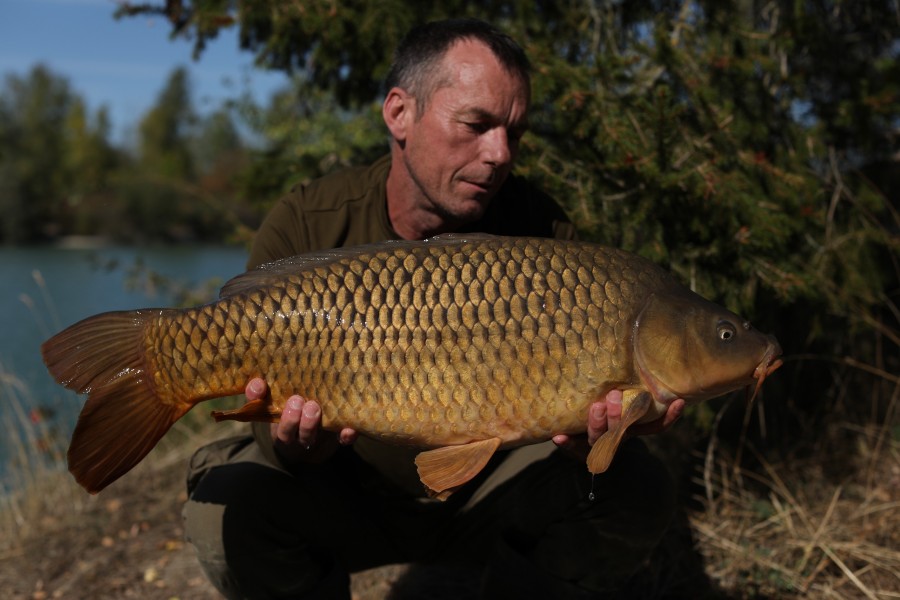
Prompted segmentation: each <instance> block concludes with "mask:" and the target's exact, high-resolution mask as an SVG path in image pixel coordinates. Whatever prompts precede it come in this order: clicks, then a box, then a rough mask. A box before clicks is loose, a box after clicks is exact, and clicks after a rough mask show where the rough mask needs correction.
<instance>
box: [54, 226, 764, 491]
mask: <svg viewBox="0 0 900 600" xmlns="http://www.w3.org/2000/svg"><path fill="white" fill-rule="evenodd" d="M692 312H696V313H698V314H701V315H707V313H709V314H710V315H713V316H716V315H719V316H720V317H721V318H720V319H719V321H720V322H721V320H722V319H725V320H727V321H728V322H731V321H735V322H737V323H740V322H741V321H740V320H739V318H738V317H736V315H733V314H732V313H728V312H727V311H724V309H721V307H716V306H715V305H713V304H712V303H709V302H707V301H705V300H703V299H702V298H700V297H699V296H696V295H695V294H693V293H692V292H689V291H687V290H686V289H684V288H683V287H682V286H681V285H680V284H678V283H677V282H676V281H675V280H674V278H672V276H671V275H669V274H668V273H667V272H666V271H664V270H663V269H661V268H659V267H658V266H656V265H654V264H652V263H651V262H649V261H647V260H645V259H641V258H639V257H637V256H635V255H633V254H630V253H627V252H623V251H620V250H616V249H612V248H607V247H603V246H599V245H595V244H589V243H584V242H567V241H560V240H550V239H541V238H500V237H493V236H484V235H477V234H476V235H471V236H461V237H460V236H440V237H438V238H434V239H432V240H428V241H425V242H385V243H382V244H378V245H370V246H364V247H359V248H352V249H339V250H332V251H327V252H321V253H315V254H311V255H305V256H300V257H294V258H292V259H286V260H284V261H278V262H276V263H272V264H270V265H266V266H264V267H262V268H261V269H258V270H255V271H251V272H248V273H246V274H244V275H241V276H238V277H237V278H235V279H234V280H232V281H231V282H229V283H228V284H227V285H226V286H225V288H223V290H222V295H221V298H220V299H219V300H218V301H216V302H213V303H211V304H208V305H204V306H200V307H195V308H191V309H184V310H174V309H152V310H144V311H133V312H130V313H129V312H126V313H106V314H104V315H97V316H95V317H92V318H89V319H87V320H85V321H82V322H81V323H78V324H76V325H73V326H72V327H70V328H69V329H67V330H65V331H63V332H61V333H60V334H58V335H57V336H55V337H54V338H52V339H51V340H48V342H46V343H45V344H44V346H43V347H42V351H43V352H44V358H45V362H46V363H47V365H48V368H49V369H50V371H51V373H53V374H54V376H56V377H57V380H58V381H60V382H61V383H63V385H67V386H68V387H70V388H72V389H76V390H78V391H79V392H88V393H89V394H90V395H89V398H88V402H87V403H86V405H85V409H84V410H83V411H82V416H81V417H80V418H79V423H78V426H77V427H76V431H75V433H74V435H73V442H72V446H71V447H70V452H69V457H70V469H71V470H72V471H73V473H75V474H76V478H78V479H79V481H81V482H82V483H83V484H84V485H85V486H86V487H88V489H92V490H93V489H96V488H98V487H102V486H103V485H106V483H108V482H109V481H111V480H113V479H115V478H116V477H118V476H119V475H121V474H122V473H123V472H125V471H127V469H128V468H130V466H131V465H124V466H123V465H120V464H119V463H118V462H116V461H114V460H112V459H110V460H109V462H108V463H104V461H103V460H100V461H99V463H97V462H96V461H97V459H96V457H97V456H101V455H103V452H102V450H98V448H97V446H98V445H100V444H103V443H109V444H115V443H117V442H115V441H114V439H113V436H112V434H111V433H106V432H105V431H103V430H102V427H101V426H100V425H99V424H98V423H99V422H100V418H99V417H96V418H95V417H94V415H95V414H96V413H98V412H101V413H102V412H107V413H108V416H109V417H110V418H122V419H128V418H130V417H134V418H136V417H137V415H140V418H141V419H145V420H146V419H150V420H151V425H150V426H145V427H144V429H146V430H147V433H146V434H145V435H144V438H141V439H140V440H138V442H139V445H142V449H141V450H140V451H134V452H131V453H130V454H129V453H126V454H127V455H128V456H129V460H130V461H136V460H140V458H141V457H142V456H143V454H141V452H143V453H144V454H145V453H146V452H147V451H149V448H152V445H153V444H155V443H156V440H157V439H158V437H156V436H161V435H162V433H164V432H165V430H166V429H167V428H168V427H169V426H171V423H172V422H174V421H175V420H177V419H178V418H180V416H182V415H183V414H184V413H185V412H187V410H189V409H190V408H191V407H192V406H193V405H195V404H197V403H198V402H200V401H202V400H205V399H209V398H213V397H217V396H226V395H233V394H238V393H241V392H242V391H243V389H244V386H245V385H246V383H247V381H249V380H250V379H252V378H254V377H262V378H264V379H265V380H266V382H267V384H268V387H269V390H270V392H271V395H270V397H268V398H266V399H263V400H258V401H251V402H248V403H247V404H246V405H245V406H243V407H241V408H238V409H235V410H230V411H224V412H219V413H214V414H215V416H216V417H217V418H219V419H222V418H224V419H237V420H270V421H271V420H277V418H278V417H279V415H280V414H281V412H282V410H283V409H284V406H285V402H286V401H287V398H288V397H290V396H291V395H292V394H300V395H302V396H304V397H306V398H310V399H313V400H316V401H317V402H318V403H319V404H320V405H321V408H322V426H323V427H324V428H326V429H331V430H340V429H342V428H346V427H350V428H353V429H356V430H358V431H359V432H361V433H362V434H363V435H367V436H369V437H372V438H375V439H378V440H381V441H384V442H387V443H393V444H405V445H413V446H417V447H421V448H434V449H435V450H433V451H431V452H434V453H437V454H428V453H427V452H424V453H422V454H420V455H419V456H420V457H424V458H423V462H422V463H419V467H420V473H422V472H423V471H426V472H427V471H429V469H431V468H436V469H438V470H441V469H443V470H442V471H440V472H441V473H443V472H445V471H447V472H449V471H453V470H454V469H455V468H456V467H455V466H454V465H457V464H461V463H465V464H475V465H476V466H477V465H478V464H483V463H482V460H483V459H484V461H486V459H485V456H487V457H488V458H489V455H490V453H492V452H493V451H494V450H496V449H497V448H502V447H511V446H515V445H520V444H525V443H533V442H536V441H540V440H544V439H548V438H549V437H550V436H552V435H554V434H556V433H567V434H573V433H578V432H579V431H584V427H585V423H586V421H587V411H588V408H589V406H590V405H591V403H593V402H595V401H596V400H598V399H600V398H601V397H603V395H605V393H606V392H607V391H609V390H610V389H612V388H614V387H617V388H619V389H622V390H623V391H624V392H626V393H627V394H632V393H643V394H646V395H648V396H652V401H650V400H646V399H643V400H642V402H641V404H640V406H641V407H643V408H642V409H641V411H640V412H641V414H640V416H639V417H636V418H642V419H649V418H655V417H657V416H659V415H660V414H661V411H662V412H664V411H665V406H666V403H668V402H670V401H671V400H672V399H674V398H675V397H676V396H675V391H673V389H674V388H673V387H672V386H671V385H669V383H670V381H669V380H671V381H674V382H676V383H678V385H681V386H682V387H683V388H684V389H678V390H677V392H678V393H679V394H684V395H689V394H688V392H689V393H690V394H694V392H695V390H693V389H692V386H693V387H697V384H696V383H695V382H694V380H693V379H691V378H690V377H688V378H687V379H685V377H683V376H682V373H681V371H684V370H685V367H683V366H680V365H681V363H679V362H678V361H679V360H682V359H681V358H680V357H679V355H680V354H683V352H684V348H680V349H679V350H678V351H675V352H673V351H671V350H667V351H666V352H665V353H663V352H656V351H655V350H654V349H653V346H656V345H657V344H659V345H661V346H663V347H667V346H666V343H661V344H660V341H661V340H664V339H666V338H665V337H660V334H661V333H665V334H667V335H670V337H671V338H672V339H680V338H686V339H687V338H690V337H691V336H694V333H695V332H694V331H693V329H692V328H693V327H694V326H693V325H691V326H683V325H679V324H678V322H679V321H681V320H684V319H683V315H684V314H687V313H692ZM716 318H719V317H716ZM642 322H643V323H651V324H649V325H646V324H644V325H641V323H642ZM713 323H714V324H713V330H712V332H711V333H712V337H713V338H714V337H715V331H716V329H715V327H716V325H715V321H713ZM679 327H680V328H681V329H678V328H679ZM704 327H705V325H704ZM732 328H733V329H734V331H738V329H739V327H737V326H733V327H732ZM745 328H746V327H745ZM118 330H121V332H120V333H118V334H116V335H113V333H114V332H117V331H118ZM709 333H710V332H706V333H705V334H704V335H708V334H709ZM754 335H755V336H756V337H752V336H754ZM741 336H742V338H746V337H748V336H750V338H751V339H750V342H748V343H750V346H748V348H749V349H748V350H746V351H742V354H741V356H740V361H736V360H732V362H740V363H741V364H740V368H738V369H737V370H735V372H734V374H733V375H731V374H729V375H728V376H727V378H730V379H728V381H727V382H726V383H727V384H728V385H731V386H732V389H733V388H734V387H735V385H736V382H740V383H739V384H737V385H746V383H747V381H748V380H752V378H753V377H756V378H757V379H761V377H763V376H764V375H759V373H757V371H758V370H759V368H760V365H762V364H763V362H765V363H766V368H768V366H769V363H771V362H772V360H773V356H774V355H775V354H776V351H775V348H776V347H777V342H774V338H772V339H771V340H770V339H769V337H768V336H762V334H758V333H756V332H752V333H747V334H743V333H742V334H741ZM642 339H646V340H649V341H648V342H647V343H645V344H644V349H643V350H641V349H640V348H639V346H640V345H641V344H639V342H640V341H641V340H642ZM667 343H668V342H667ZM685 343H686V344H690V343H694V342H685ZM696 344H699V346H697V349H698V351H700V352H701V353H703V352H705V353H706V354H710V355H711V356H714V355H715V354H716V352H718V351H717V350H716V351H711V352H708V351H707V350H705V349H704V347H703V346H704V345H706V344H710V345H712V344H713V340H712V339H710V340H707V341H701V342H697V343H696ZM696 344H695V345H696ZM773 344H774V345H773ZM777 352H780V349H778V350H777ZM97 354H104V355H106V356H107V358H103V359H102V360H100V359H98V358H97V356H96V355H97ZM116 354H117V355H118V357H116V356H109V355H116ZM711 360H713V362H715V360H716V359H715V358H713V359H711ZM720 362H722V361H721V360H720ZM673 365H674V366H673ZM726 367H727V368H726ZM679 369H680V370H679ZM728 369H730V365H729V364H724V363H723V365H715V364H713V366H712V367H710V366H709V365H705V366H703V367H702V369H700V370H702V371H709V372H710V373H712V374H713V375H715V374H717V373H719V372H720V371H721V372H723V373H724V372H725V371H728ZM686 370H687V371H689V374H691V376H692V377H693V371H694V370H695V369H693V368H692V367H690V366H689V367H687V369H686ZM700 370H698V373H699V371H700ZM763 370H764V371H765V370H766V369H763ZM660 373H662V374H663V375H661V376H658V375H659V374H660ZM729 373H730V371H729ZM697 377H698V378H699V379H698V381H700V380H703V379H704V378H705V379H710V376H709V375H706V374H703V373H701V374H699V375H697ZM723 377H725V376H724V375H723ZM727 378H726V379H727ZM682 380H685V381H687V382H688V383H686V384H684V385H682V384H681V382H682ZM732 380H733V381H732ZM701 383H702V381H701ZM714 384H715V385H716V386H718V387H717V388H716V389H718V388H719V387H723V385H725V384H723V383H720V382H718V381H715V382H714ZM685 386H687V387H685ZM675 387H677V386H675ZM700 387H702V386H700ZM706 393H707V392H706V391H704V390H699V389H698V390H696V395H698V397H699V396H701V395H703V394H706ZM117 397H118V398H117ZM628 398H629V401H630V398H631V395H629V396H628ZM154 438H155V439H154ZM147 446H149V447H147ZM82 447H87V448H90V451H88V450H84V451H82V449H81V448H82ZM448 448H449V450H448ZM438 450H440V451H441V452H440V453H438ZM84 456H89V457H90V459H89V460H88V459H87V458H82V457H84ZM472 456H474V457H475V460H474V461H473V460H469V459H471V458H472ZM134 457H136V459H135V458H134ZM434 457H437V461H438V462H439V463H441V461H444V462H447V461H449V463H450V466H449V467H447V466H446V465H445V466H436V467H431V466H428V465H431V463H429V462H428V461H429V460H431V459H432V458H434ZM447 457H449V458H447ZM417 462H418V460H417ZM423 464H424V465H426V466H423ZM466 468H467V469H471V468H475V467H466ZM470 475H471V474H470V473H468V472H465V473H463V474H461V475H458V476H456V475H454V477H455V479H454V481H456V480H458V479H460V478H461V479H465V477H468V476H470ZM443 477H444V476H443V475H440V476H438V479H440V478H443ZM423 482H426V485H428V486H429V487H430V488H432V489H435V488H434V487H433V485H438V487H441V486H443V485H444V482H442V481H441V482H435V481H434V477H431V478H429V477H427V476H426V475H423ZM454 485H455V484H454ZM450 487H453V486H450ZM444 489H449V488H447V487H445V488H444ZM438 492H441V493H442V490H438Z"/></svg>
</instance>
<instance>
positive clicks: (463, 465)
mask: <svg viewBox="0 0 900 600" xmlns="http://www.w3.org/2000/svg"><path fill="white" fill-rule="evenodd" d="M499 447H500V439H499V438H491V439H488V440H480V441H477V442H470V443H468V444H462V445H459V446H444V447H442V448H435V449H434V450H426V451H424V452H420V453H419V454H418V456H416V467H418V470H419V479H420V480H421V481H422V483H424V484H425V487H426V488H428V495H429V496H431V497H433V498H438V499H439V500H446V499H447V498H449V497H450V494H452V493H453V492H454V491H456V489H457V488H459V487H460V486H461V485H463V484H464V483H466V482H467V481H469V480H470V479H472V478H473V477H475V476H476V475H478V473H479V472H481V470H482V469H483V468H484V466H485V465H486V464H487V463H488V461H489V460H490V459H491V457H492V456H493V455H494V452H496V451H497V448H499Z"/></svg>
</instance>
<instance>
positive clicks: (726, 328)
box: [716, 321, 737, 342]
mask: <svg viewBox="0 0 900 600" xmlns="http://www.w3.org/2000/svg"><path fill="white" fill-rule="evenodd" d="M716 333H717V334H718V335H719V339H720V340H722V341H723V342H729V341H731V340H732V339H733V338H734V336H735V335H736V334H737V328H735V326H734V325H732V324H731V323H729V322H728V321H719V325H718V326H717V327H716Z"/></svg>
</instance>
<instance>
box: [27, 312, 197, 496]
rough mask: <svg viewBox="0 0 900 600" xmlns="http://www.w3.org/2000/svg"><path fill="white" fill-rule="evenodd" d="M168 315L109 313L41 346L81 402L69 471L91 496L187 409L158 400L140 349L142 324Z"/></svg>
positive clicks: (58, 376)
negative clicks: (80, 397) (83, 396)
mask: <svg viewBox="0 0 900 600" xmlns="http://www.w3.org/2000/svg"><path fill="white" fill-rule="evenodd" d="M164 312H169V311H159V310H155V311H132V312H111V313H104V314H101V315H97V316H94V317H90V318H88V319H85V320H83V321H81V322H79V323H76V324H75V325H72V326H71V327H69V328H68V329H65V330H64V331H62V332H60V333H58V334H57V335H55V336H54V337H52V338H50V339H49V340H47V341H46V342H44V344H43V345H42V346H41V354H42V355H43V358H44V363H45V364H46V365H47V369H48V370H49V371H50V373H51V375H53V377H54V378H55V379H56V380H57V381H58V382H59V383H60V384H62V385H63V386H65V387H67V388H69V389H71V390H74V391H76V392H78V393H82V394H83V393H87V394H88V399H87V401H86V402H85V404H84V407H83V408H82V410H81V414H80V415H79V416H78V423H77V425H76V426H75V431H74V433H73V434H72V442H71V444H70V445H69V452H68V463H69V471H70V472H71V473H72V475H74V477H75V480H76V481H78V483H79V484H81V486H82V487H84V488H85V489H86V490H87V491H88V492H90V493H92V494H96V493H97V492H99V491H100V490H102V489H103V488H105V487H106V486H107V485H109V484H110V483H112V482H113V481H115V480H116V479H118V478H119V477H121V476H122V475H124V474H125V473H127V472H128V471H129V470H130V469H131V468H132V467H134V466H135V465H136V464H137V463H139V462H140V461H141V459H143V458H144V457H145V456H146V455H147V454H148V453H149V452H150V450H152V449H153V447H154V446H156V444H157V442H159V440H160V439H161V438H162V437H163V435H165V433H166V431H168V430H169V428H170V427H171V426H172V424H173V423H175V421H177V420H178V419H179V418H181V416H182V415H184V414H185V413H186V412H187V411H188V410H189V409H190V407H191V406H192V404H191V403H189V402H187V401H183V400H182V401H177V400H175V399H172V398H160V397H159V395H158V394H157V392H156V390H155V389H154V385H153V373H151V372H148V369H147V365H148V361H147V358H146V354H145V351H144V349H143V339H144V331H145V326H146V325H147V323H148V321H149V320H150V319H151V318H159V317H160V316H161V313H164Z"/></svg>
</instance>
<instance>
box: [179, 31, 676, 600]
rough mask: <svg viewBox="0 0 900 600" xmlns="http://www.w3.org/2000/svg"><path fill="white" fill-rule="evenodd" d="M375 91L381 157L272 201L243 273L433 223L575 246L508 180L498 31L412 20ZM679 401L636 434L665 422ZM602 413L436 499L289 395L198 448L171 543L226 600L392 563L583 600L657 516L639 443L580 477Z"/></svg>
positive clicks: (522, 69) (663, 504) (507, 118)
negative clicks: (379, 95) (383, 91)
mask: <svg viewBox="0 0 900 600" xmlns="http://www.w3.org/2000/svg"><path fill="white" fill-rule="evenodd" d="M387 84H388V92H387V95H386V97H385V100H384V105H383V116H384V121H385V124H386V125H387V128H388V130H389V131H390V134H391V137H392V143H391V153H390V156H389V157H385V158H384V159H382V160H380V161H378V162H376V163H375V164H373V165H372V166H370V167H368V168H356V169H349V170H346V171H343V172H340V173H338V174H335V175H331V176H328V177H325V178H323V179H321V180H318V181H315V182H313V183H311V184H309V185H307V186H302V187H300V188H298V189H295V190H294V191H293V192H292V193H291V194H289V195H288V196H287V197H285V198H284V199H282V201H281V202H280V203H279V204H278V205H277V206H276V207H275V208H274V209H273V210H272V212H271V213H270V215H269V216H268V217H267V219H266V221H265V222H264V223H263V225H262V227H261V228H260V231H259V233H258V235H257V237H256V240H255V242H254V245H253V249H252V251H251V254H250V260H249V263H250V265H251V266H255V265H258V264H261V263H264V262H268V261H271V260H274V259H278V258H281V257H284V256H290V255H294V254H299V253H304V252H310V251H316V250H322V249H328V248H333V247H337V246H347V245H355V244H359V243H364V242H375V241H380V240H384V239H390V238H402V239H424V238H427V237H430V236H433V235H437V234H440V233H445V232H451V231H457V232H466V231H484V232H488V233H494V234H503V235H523V236H524V235H528V236H545V237H550V236H555V237H560V238H571V237H573V236H574V229H573V227H572V225H571V223H569V221H568V220H567V219H566V217H565V215H564V213H563V211H562V210H561V209H560V208H559V206H558V205H556V204H555V203H554V202H552V201H551V200H550V199H549V198H548V197H547V196H545V195H544V194H542V193H540V192H538V191H536V190H535V189H533V188H531V187H530V186H528V185H527V184H526V183H525V182H524V181H522V180H521V179H520V178H518V177H515V176H512V175H510V171H511V169H512V165H513V162H514V160H515V157H516V154H517V151H518V145H519V140H520V138H521V136H522V134H523V133H524V132H525V130H526V128H527V119H528V108H529V102H530V78H529V65H528V61H527V58H526V57H525V54H524V52H523V51H522V49H521V48H520V47H519V46H518V45H517V44H516V43H515V42H513V41H512V40H511V39H510V38H509V37H507V36H505V35H503V34H501V33H500V32H499V31H497V30H496V29H494V28H493V27H491V26H489V25H487V24H485V23H482V22H480V21H474V20H450V21H443V22H438V23H431V24H428V25H425V26H423V27H420V28H417V29H414V30H413V31H412V32H410V34H409V35H408V36H407V37H406V38H405V39H404V40H403V42H402V43H401V44H400V47H399V48H398V50H397V53H396V56H395V62H394V65H393V67H392V70H391V73H390V75H389V77H388V81H387ZM265 393H266V386H265V382H264V381H262V380H254V381H251V382H250V383H249V384H248V386H247V391H246V394H247V397H248V398H249V399H254V398H258V397H261V396H262V395H264V394H265ZM682 407H683V402H681V401H676V402H674V403H673V404H672V406H671V407H670V410H669V413H668V414H667V415H666V416H665V417H664V418H663V419H662V420H661V422H658V423H654V424H649V426H644V428H643V432H654V431H660V430H662V429H664V428H665V427H667V426H668V425H669V424H671V422H673V421H674V420H675V419H676V418H677V417H678V416H679V414H680V411H681V409H682ZM620 415H621V393H619V392H611V393H610V394H609V395H608V396H607V398H606V399H605V401H603V402H598V403H595V404H594V405H593V406H592V407H591V409H590V411H589V416H588V422H587V423H586V424H585V428H586V431H587V435H586V436H584V438H583V439H575V438H570V437H568V436H565V435H558V436H556V437H554V439H553V443H550V442H548V443H546V444H540V445H534V446H528V447H524V448H520V449H515V450H512V451H508V452H500V453H498V454H497V456H496V457H495V458H494V459H492V461H491V463H490V464H489V465H488V467H487V468H486V469H485V470H484V472H483V473H481V474H480V475H479V476H478V477H476V478H475V479H474V480H473V481H471V482H469V483H468V484H467V485H465V486H463V488H462V489H461V490H459V491H457V492H456V493H455V494H454V495H453V496H451V497H450V499H449V500H447V501H446V502H438V501H436V500H431V499H428V498H427V497H426V496H425V494H424V489H423V487H422V485H421V484H420V483H419V482H418V479H417V477H416V473H415V468H414V464H413V456H414V455H415V450H413V449H407V448H402V447H395V446H387V445H384V444H381V443H378V442H375V441H374V440H370V439H367V438H360V439H358V440H357V439H356V432H354V431H352V430H349V429H347V430H344V431H341V432H340V433H339V434H337V435H335V434H331V433H329V432H325V431H320V430H319V423H320V419H321V410H320V407H319V406H318V404H317V403H316V402H315V399H304V398H301V397H299V396H294V397H292V398H290V399H289V400H288V402H287V405H286V408H285V410H284V413H283V415H282V418H281V420H280V422H279V423H277V424H272V425H268V424H255V425H254V438H249V437H245V438H239V439H231V440H224V441H222V442H219V443H216V444H212V445H210V446H208V447H206V448H203V449H201V450H200V451H198V453H197V454H196V455H195V457H194V459H193V460H192V467H191V468H192V471H191V474H190V476H189V489H190V490H191V497H190V500H189V501H188V503H187V504H186V506H185V527H186V534H187V536H188V538H189V539H190V541H191V542H192V543H193V544H194V545H195V547H196V548H197V551H198V557H199V559H200V561H201V563H202V564H203V567H204V569H205V570H206V572H207V574H208V575H209V577H210V579H211V580H212V581H213V583H214V584H215V585H216V586H217V587H218V588H219V589H220V591H222V593H223V594H225V595H226V596H227V597H230V598H232V597H233V598H244V597H247V598H349V597H350V596H349V591H348V583H349V576H348V573H350V572H356V571H358V570H362V569H366V568H370V567H374V566H377V565H382V564H389V563H396V562H448V563H458V564H461V565H467V566H472V567H475V568H479V569H483V571H484V577H483V589H482V596H483V597H485V598H557V599H562V598H592V597H595V594H597V593H601V592H608V591H614V590H616V589H617V588H618V587H619V586H621V585H622V584H623V583H624V582H625V581H626V580H627V579H628V577H629V576H630V575H632V574H633V573H634V572H636V571H637V569H638V568H639V567H640V566H641V563H642V561H643V560H645V559H646V557H647V556H648V554H649V553H650V552H651V551H652V549H653V547H654V546H655V544H656V542H657V541H658V539H659V538H660V537H661V535H662V533H663V531H664V529H665V527H666V525H667V524H668V520H669V517H670V514H671V511H672V507H673V498H672V490H671V484H670V482H669V480H668V478H667V476H666V474H665V472H664V469H663V468H662V467H661V465H660V464H659V463H658V462H657V461H656V460H655V459H653V458H651V457H650V455H649V454H648V453H647V452H646V449H645V448H644V447H643V445H642V444H641V443H640V442H639V441H637V440H632V441H631V442H629V443H627V444H624V445H623V447H622V448H621V449H620V453H619V456H617V459H616V461H615V462H614V464H613V466H612V467H611V469H610V470H609V471H608V472H607V473H605V474H603V475H601V476H598V477H597V478H596V481H592V479H591V477H590V476H589V474H588V473H587V472H586V469H585V466H584V457H585V456H586V452H587V448H588V445H589V444H590V443H593V442H594V441H595V440H596V439H597V438H598V437H599V436H600V435H601V434H602V433H603V432H604V431H605V430H606V429H607V427H608V426H612V425H614V424H615V422H617V420H618V419H619V417H620ZM554 444H555V445H554ZM592 490H593V491H594V494H593V495H594V498H595V499H594V500H593V501H592V500H590V499H589V495H591V491H592Z"/></svg>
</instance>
